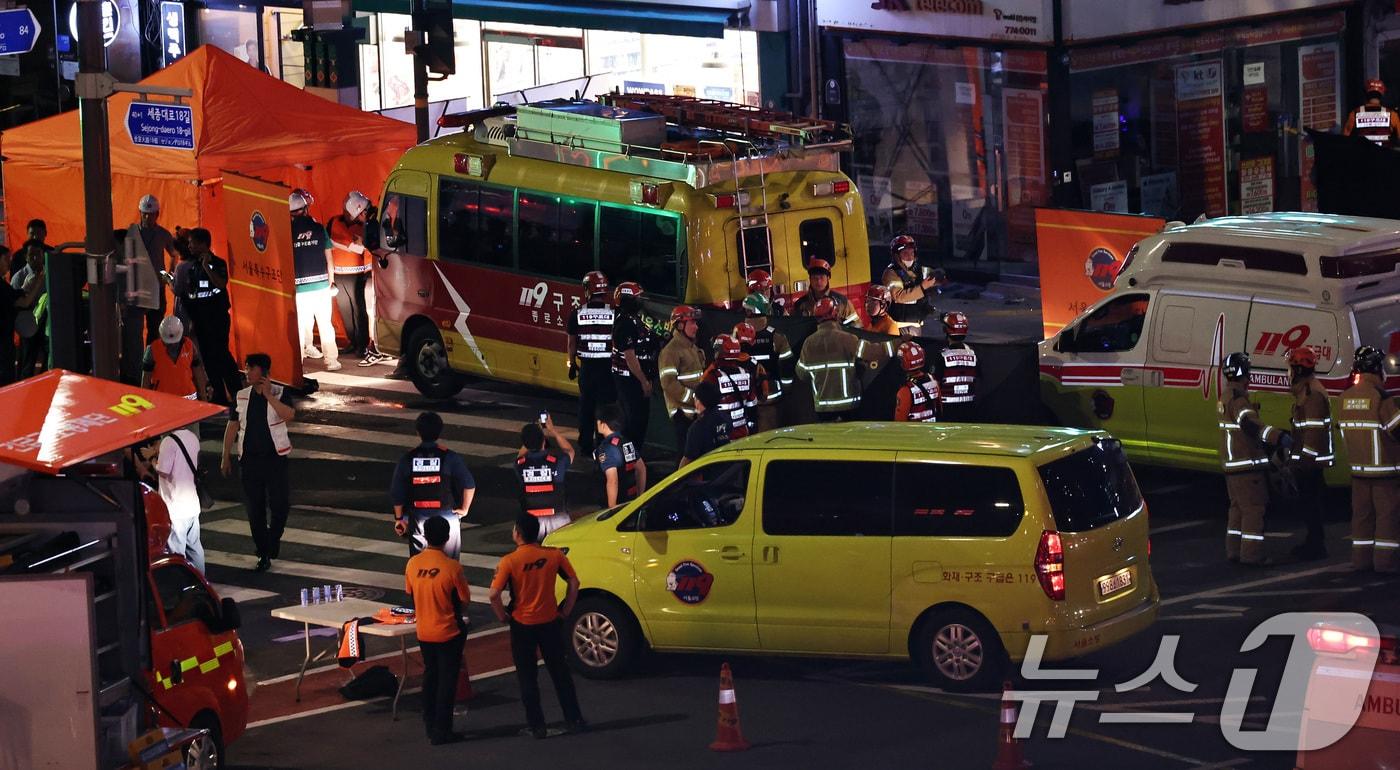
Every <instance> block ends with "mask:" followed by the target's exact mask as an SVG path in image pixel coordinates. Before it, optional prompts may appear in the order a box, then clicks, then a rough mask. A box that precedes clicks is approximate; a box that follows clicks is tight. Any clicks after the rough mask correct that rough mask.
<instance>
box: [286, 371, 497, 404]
mask: <svg viewBox="0 0 1400 770" xmlns="http://www.w3.org/2000/svg"><path fill="white" fill-rule="evenodd" d="M308 376H309V377H311V378H312V379H314V380H316V382H318V383H320V384H322V385H334V386H336V387H339V388H354V389H357V390H384V391H389V392H391V393H406V394H408V395H411V396H420V397H421V396H422V394H421V393H419V392H418V388H416V387H414V386H413V382H412V381H411V380H391V379H389V378H387V377H375V376H373V375H361V374H346V373H345V372H310V373H308ZM457 400H468V401H473V402H477V403H480V402H483V401H489V402H492V403H496V404H501V405H502V406H515V407H520V406H523V405H522V404H512V403H507V402H505V401H502V400H501V395H500V394H499V393H492V392H490V391H486V390H478V389H476V388H462V390H461V392H459V393H458V394H457Z"/></svg>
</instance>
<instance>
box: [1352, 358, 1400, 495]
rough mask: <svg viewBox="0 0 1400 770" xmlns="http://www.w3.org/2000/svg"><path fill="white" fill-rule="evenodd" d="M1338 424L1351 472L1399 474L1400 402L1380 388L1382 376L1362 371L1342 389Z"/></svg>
mask: <svg viewBox="0 0 1400 770" xmlns="http://www.w3.org/2000/svg"><path fill="white" fill-rule="evenodd" d="M1339 401H1340V403H1341V409H1339V410H1338V411H1337V425H1338V426H1340V427H1341V429H1342V440H1343V441H1345V442H1346V446H1347V459H1348V460H1350V461H1351V475H1352V476H1354V477H1360V478H1372V479H1374V478H1392V477H1396V476H1400V403H1397V400H1396V398H1395V396H1390V395H1387V394H1386V392H1385V391H1384V390H1382V389H1381V379H1380V377H1378V376H1377V375H1374V374H1362V375H1361V379H1360V381H1359V382H1357V383H1356V384H1355V385H1352V386H1351V387H1350V388H1347V389H1346V390H1344V391H1342V396H1341V398H1340V399H1339Z"/></svg>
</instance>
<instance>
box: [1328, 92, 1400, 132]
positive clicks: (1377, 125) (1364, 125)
mask: <svg viewBox="0 0 1400 770" xmlns="http://www.w3.org/2000/svg"><path fill="white" fill-rule="evenodd" d="M1384 96H1385V83H1384V82H1383V81H1381V80H1380V79H1378V78H1372V79H1370V80H1368V81H1366V102H1365V103H1364V104H1362V105H1361V106H1360V107H1357V108H1356V109H1354V110H1352V111H1351V114H1350V115H1347V120H1346V122H1345V123H1343V124H1342V133H1343V134H1345V135H1347V136H1351V135H1352V134H1357V135H1359V136H1362V137H1364V138H1366V139H1368V140H1370V141H1372V142H1374V143H1375V144H1376V145H1377V146H1379V147H1394V146H1396V144H1397V143H1400V116H1397V115H1396V114H1395V111H1394V110H1392V109H1390V108H1389V107H1387V106H1385V105H1384V104H1381V98H1382V97H1384Z"/></svg>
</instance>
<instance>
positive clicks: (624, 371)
mask: <svg viewBox="0 0 1400 770" xmlns="http://www.w3.org/2000/svg"><path fill="white" fill-rule="evenodd" d="M613 307H614V308H616V310H617V312H616V314H615V315H614V316H613V336H612V375H613V385H614V386H615V387H616V388H617V402H618V404H620V405H621V406H622V414H623V417H624V418H625V419H626V420H627V429H626V430H624V431H623V433H625V434H627V435H628V436H631V437H632V438H633V440H634V441H639V442H641V443H643V444H645V443H646V435H647V422H648V421H649V420H650V417H651V381H652V380H654V379H656V374H657V372H656V352H657V351H656V348H657V345H656V340H655V339H654V336H653V334H652V332H651V327H650V326H649V325H648V324H647V320H646V319H645V318H643V317H642V287H641V285H639V284H637V283H634V282H633V281H623V282H622V283H620V284H618V285H617V288H616V289H614V290H613Z"/></svg>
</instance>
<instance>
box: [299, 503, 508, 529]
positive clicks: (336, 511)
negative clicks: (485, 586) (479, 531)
mask: <svg viewBox="0 0 1400 770" xmlns="http://www.w3.org/2000/svg"><path fill="white" fill-rule="evenodd" d="M292 507H293V508H305V509H306V510H308V511H316V512H318V513H329V514H333V515H335V516H345V517H348V518H351V519H368V520H370V521H380V522H383V521H388V520H389V515H390V514H388V513H374V512H372V511H356V510H353V509H351V508H336V507H334V506H330V505H293V506H292ZM461 524H462V529H471V528H472V527H479V526H481V525H480V524H477V523H475V522H471V521H463V522H461Z"/></svg>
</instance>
